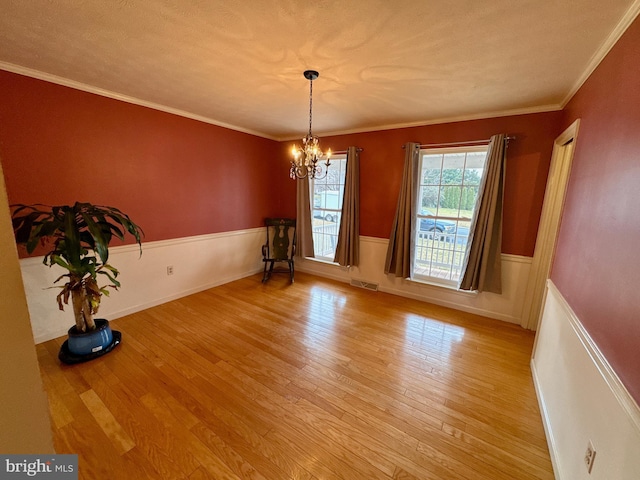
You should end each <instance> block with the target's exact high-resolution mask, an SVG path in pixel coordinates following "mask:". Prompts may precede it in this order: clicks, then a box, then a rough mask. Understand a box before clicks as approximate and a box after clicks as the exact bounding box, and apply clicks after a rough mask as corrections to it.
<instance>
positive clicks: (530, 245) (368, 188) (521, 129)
mask: <svg viewBox="0 0 640 480" xmlns="http://www.w3.org/2000/svg"><path fill="white" fill-rule="evenodd" d="M561 117H562V112H547V113H538V114H530V115H517V116H510V117H498V118H491V119H484V120H473V121H466V122H455V123H445V124H439V125H428V126H422V127H411V128H401V129H394V130H381V131H376V132H366V133H355V134H350V135H339V136H334V137H322V138H321V140H320V144H321V146H322V148H323V149H326V148H331V149H332V150H334V151H339V150H345V149H346V148H347V147H349V146H351V145H356V146H358V147H361V148H363V149H364V151H363V152H362V153H361V156H360V162H361V163H360V234H361V235H367V236H372V237H379V238H389V233H390V231H391V224H392V223H393V218H394V215H395V210H396V205H397V201H398V192H399V190H400V182H401V180H402V168H403V163H404V150H403V149H402V145H404V144H405V143H406V142H411V141H414V142H420V143H423V144H427V143H443V142H462V141H469V140H482V139H488V138H490V137H491V135H494V134H496V133H508V134H509V135H514V136H515V137H516V139H515V140H514V141H512V142H510V143H509V149H508V154H507V175H506V185H505V208H504V234H503V242H502V247H503V251H504V253H510V254H514V255H525V256H533V250H534V247H535V241H536V235H537V232H538V223H539V220H540V212H541V210H542V201H543V199H544V190H545V186H546V182H547V175H548V172H549V164H550V162H551V151H552V148H553V141H554V139H555V138H556V137H557V135H558V130H559V128H560V121H561ZM293 143H295V142H293V141H291V142H283V146H282V149H281V155H283V156H285V157H286V158H289V155H290V154H289V150H290V147H291V145H292V144H293ZM290 183H291V185H289V186H288V187H287V186H284V187H283V188H284V190H285V191H286V195H287V198H289V200H288V201H287V204H288V205H290V208H291V210H290V212H289V213H290V214H295V185H293V184H295V182H290Z"/></svg>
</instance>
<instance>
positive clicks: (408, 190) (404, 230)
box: [384, 143, 420, 278]
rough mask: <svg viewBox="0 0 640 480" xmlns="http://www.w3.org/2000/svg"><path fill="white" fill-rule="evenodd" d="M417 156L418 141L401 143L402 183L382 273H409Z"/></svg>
mask: <svg viewBox="0 0 640 480" xmlns="http://www.w3.org/2000/svg"><path fill="white" fill-rule="evenodd" d="M419 160H420V144H419V143H407V144H405V146H404V172H403V174H402V185H401V186H400V193H399V195H398V206H397V207H396V216H395V218H394V219H393V226H392V227H391V235H390V236H389V247H388V248H387V259H386V261H385V264H384V273H390V274H392V275H395V276H396V277H401V278H408V277H411V270H412V269H413V248H414V242H415V239H414V235H413V232H412V228H413V224H414V223H413V217H414V215H415V213H416V212H415V209H416V201H417V200H416V197H417V195H418V180H419V173H420V172H419V171H418V163H419Z"/></svg>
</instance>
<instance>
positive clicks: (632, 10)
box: [560, 0, 640, 108]
mask: <svg viewBox="0 0 640 480" xmlns="http://www.w3.org/2000/svg"><path fill="white" fill-rule="evenodd" d="M639 13H640V0H635V1H634V2H633V3H632V4H631V6H630V7H629V9H628V10H627V11H626V12H625V14H624V15H623V16H622V18H621V19H620V21H619V22H618V24H617V25H616V27H615V28H614V29H613V31H612V32H611V33H610V34H609V36H608V37H607V39H606V40H605V41H604V43H603V44H602V45H600V48H599V49H598V50H597V51H596V52H595V53H594V54H593V55H592V57H591V59H590V60H589V63H588V64H587V68H586V69H585V71H584V72H583V73H582V75H581V76H580V77H579V78H578V80H577V81H576V82H575V83H574V84H573V87H571V89H570V90H569V92H568V93H567V95H566V96H565V97H564V100H562V102H561V104H560V106H561V108H564V107H566V106H567V104H568V103H569V102H570V101H571V99H572V98H573V96H574V95H575V94H576V93H577V92H578V90H580V87H582V85H584V82H586V81H587V79H588V78H589V77H590V76H591V74H592V73H593V72H594V71H595V70H596V68H598V65H600V63H601V62H602V60H604V58H605V57H606V56H607V54H608V53H609V52H610V51H611V49H612V48H613V46H614V45H615V44H616V43H617V42H618V40H620V37H622V35H623V34H624V32H626V31H627V28H629V25H631V24H632V23H633V21H634V20H635V19H636V17H637V16H638V14H639Z"/></svg>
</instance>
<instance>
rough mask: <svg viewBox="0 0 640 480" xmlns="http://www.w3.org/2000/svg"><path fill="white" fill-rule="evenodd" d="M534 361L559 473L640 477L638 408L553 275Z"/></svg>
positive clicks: (573, 479) (572, 478) (571, 477)
mask: <svg viewBox="0 0 640 480" xmlns="http://www.w3.org/2000/svg"><path fill="white" fill-rule="evenodd" d="M531 366H532V370H533V374H534V383H535V386H536V391H537V393H538V400H539V402H540V407H541V410H542V415H543V421H544V424H545V430H546V432H547V439H548V442H549V447H550V450H551V457H552V460H553V463H554V469H555V472H556V479H557V480H614V479H615V480H637V479H639V478H640V409H639V408H638V405H637V403H636V402H635V401H634V400H633V398H632V397H631V396H630V395H629V393H628V392H627V390H626V389H625V388H624V386H623V385H622V383H621V382H620V380H619V378H618V377H617V375H616V374H615V372H614V371H613V370H612V369H611V367H610V365H609V364H608V362H607V360H606V358H604V357H603V356H602V354H601V353H600V351H599V349H598V347H597V345H596V344H595V343H594V342H593V340H592V339H591V338H590V336H589V334H588V332H587V331H586V330H585V329H584V328H583V327H582V324H581V323H580V320H579V319H578V318H577V316H576V315H575V313H574V312H573V311H572V310H571V308H570V306H569V305H568V304H567V302H566V301H565V299H564V298H563V297H562V295H561V293H560V292H559V291H558V290H557V288H556V287H555V286H554V285H553V283H552V282H551V281H549V282H548V286H547V294H546V300H545V304H544V307H543V312H542V320H541V323H540V327H539V329H538V334H537V338H536V344H535V346H534V355H533V359H532V361H531ZM589 441H591V442H592V443H593V446H594V448H595V450H596V457H595V461H594V464H593V470H592V472H591V474H589V473H588V472H587V469H586V467H585V464H584V455H585V452H586V450H587V444H588V442H589Z"/></svg>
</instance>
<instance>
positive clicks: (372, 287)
mask: <svg viewBox="0 0 640 480" xmlns="http://www.w3.org/2000/svg"><path fill="white" fill-rule="evenodd" d="M351 285H352V286H354V287H360V288H366V289H367V290H371V291H373V292H377V291H378V284H377V283H370V282H365V281H363V280H355V279H353V278H352V279H351Z"/></svg>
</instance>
